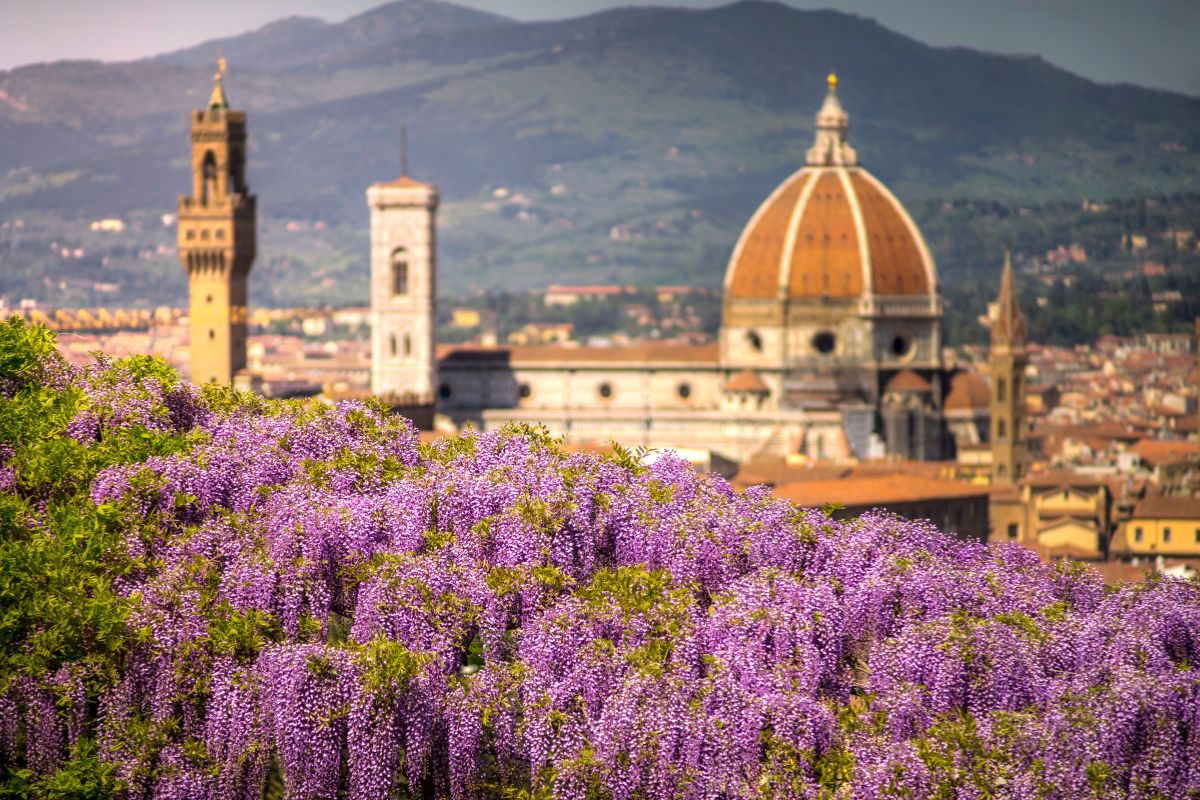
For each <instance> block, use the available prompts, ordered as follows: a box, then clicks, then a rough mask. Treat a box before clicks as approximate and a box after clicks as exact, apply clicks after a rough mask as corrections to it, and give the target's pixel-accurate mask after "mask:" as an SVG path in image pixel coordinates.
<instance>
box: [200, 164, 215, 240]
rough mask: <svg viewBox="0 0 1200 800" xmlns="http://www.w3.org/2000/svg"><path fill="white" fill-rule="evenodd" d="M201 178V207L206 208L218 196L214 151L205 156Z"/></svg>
mask: <svg viewBox="0 0 1200 800" xmlns="http://www.w3.org/2000/svg"><path fill="white" fill-rule="evenodd" d="M200 176H201V182H200V205H205V206H206V205H208V200H209V198H210V197H216V195H217V157H216V156H214V155H213V151H212V150H209V151H208V152H207V153H205V154H204V166H202V167H201V168H200ZM204 238H206V239H207V238H208V237H207V236H205V237H204Z"/></svg>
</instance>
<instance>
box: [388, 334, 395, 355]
mask: <svg viewBox="0 0 1200 800" xmlns="http://www.w3.org/2000/svg"><path fill="white" fill-rule="evenodd" d="M388 351H389V352H390V353H391V354H392V358H395V357H396V334H394V333H393V334H391V335H389V336H388Z"/></svg>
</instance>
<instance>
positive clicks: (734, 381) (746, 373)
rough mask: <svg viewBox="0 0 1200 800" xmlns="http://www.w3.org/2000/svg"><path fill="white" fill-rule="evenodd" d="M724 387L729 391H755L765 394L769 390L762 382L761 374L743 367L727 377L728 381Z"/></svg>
mask: <svg viewBox="0 0 1200 800" xmlns="http://www.w3.org/2000/svg"><path fill="white" fill-rule="evenodd" d="M725 388H726V389H727V390H728V391H731V392H756V393H758V394H766V393H768V392H769V391H771V390H770V388H769V387H768V386H767V384H765V383H763V379H762V376H760V375H759V374H758V373H757V372H755V371H754V370H752V369H744V370H742V371H741V372H739V373H737V374H736V375H734V376H733V377H732V378H730V379H729V383H727V384H725Z"/></svg>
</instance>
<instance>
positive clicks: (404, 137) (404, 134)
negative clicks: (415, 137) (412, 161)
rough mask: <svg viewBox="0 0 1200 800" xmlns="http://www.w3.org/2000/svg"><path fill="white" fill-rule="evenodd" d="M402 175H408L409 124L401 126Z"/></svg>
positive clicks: (403, 176)
mask: <svg viewBox="0 0 1200 800" xmlns="http://www.w3.org/2000/svg"><path fill="white" fill-rule="evenodd" d="M400 177H401V178H407V177H408V126H407V125H401V126H400Z"/></svg>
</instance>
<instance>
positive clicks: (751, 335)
mask: <svg viewBox="0 0 1200 800" xmlns="http://www.w3.org/2000/svg"><path fill="white" fill-rule="evenodd" d="M746 344H748V345H750V349H751V350H753V351H754V352H756V353H761V352H762V349H763V345H762V337H761V336H759V335H758V331H749V332H748V333H747V334H746Z"/></svg>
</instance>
